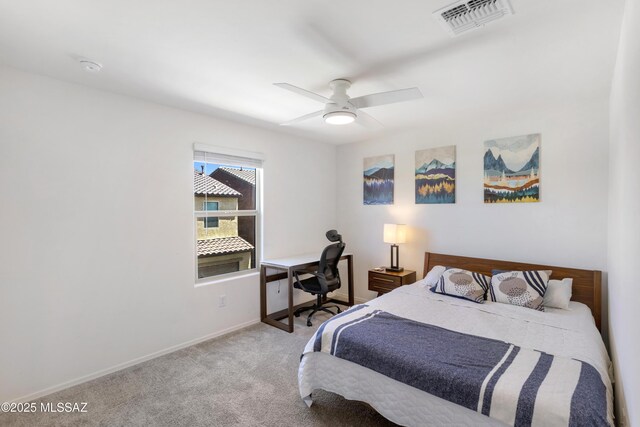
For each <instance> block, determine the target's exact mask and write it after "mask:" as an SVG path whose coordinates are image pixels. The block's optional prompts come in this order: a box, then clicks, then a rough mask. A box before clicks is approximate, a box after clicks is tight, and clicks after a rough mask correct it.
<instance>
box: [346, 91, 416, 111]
mask: <svg viewBox="0 0 640 427" xmlns="http://www.w3.org/2000/svg"><path fill="white" fill-rule="evenodd" d="M420 98H424V97H423V96H422V92H420V89H418V88H417V87H412V88H409V89H400V90H392V91H389V92H381V93H372V94H371V95H365V96H359V97H357V98H351V99H350V100H349V102H350V103H351V105H353V106H354V107H356V108H368V107H377V106H378V105H386V104H393V103H395V102H404V101H411V100H413V99H420Z"/></svg>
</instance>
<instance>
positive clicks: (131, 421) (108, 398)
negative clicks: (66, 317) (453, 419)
mask: <svg viewBox="0 0 640 427" xmlns="http://www.w3.org/2000/svg"><path fill="white" fill-rule="evenodd" d="M325 316H328V315H324V314H319V315H316V317H317V320H316V321H315V322H314V326H313V327H311V328H308V327H307V326H306V325H305V323H304V322H305V320H304V319H303V318H299V319H296V324H295V332H294V333H292V334H288V333H286V332H283V331H281V330H278V329H276V328H274V327H271V326H268V325H265V324H263V323H260V324H258V325H254V326H251V327H248V328H245V329H242V330H240V331H237V332H234V333H231V334H228V335H225V336H222V337H219V338H215V339H212V340H209V341H206V342H203V343H200V344H198V345H194V346H192V347H188V348H186V349H183V350H180V351H177V352H174V353H171V354H167V355H165V356H162V357H159V358H156V359H153V360H149V361H147V362H144V363H141V364H138V365H135V366H132V367H130V368H127V369H125V370H122V371H118V372H115V373H113V374H110V375H107V376H104V377H101V378H98V379H96V380H93V381H89V382H87V383H84V384H80V385H77V386H75V387H71V388H68V389H65V390H62V391H59V392H57V393H53V394H50V395H48V396H46V397H44V398H41V399H38V400H37V401H36V403H37V405H38V407H39V406H40V403H41V402H51V403H53V404H54V405H55V404H57V403H58V402H71V403H73V402H87V407H86V409H87V412H86V413H71V414H65V413H30V414H0V425H1V426H29V427H31V426H54V425H55V426H109V427H113V426H391V425H395V424H393V423H391V422H390V421H388V420H386V419H385V418H383V417H382V416H381V415H379V414H378V413H377V412H376V411H375V410H373V409H372V408H371V407H369V406H368V405H366V404H364V403H360V402H355V401H349V400H346V399H344V398H342V397H341V396H338V395H336V394H333V393H329V392H324V391H318V392H316V393H314V404H313V406H312V407H311V408H307V406H306V405H305V404H304V403H303V402H302V400H301V399H300V396H299V395H298V380H297V372H298V364H299V360H300V355H301V353H302V350H303V348H304V346H305V344H306V342H307V341H308V339H309V338H310V337H311V335H312V334H313V332H314V331H315V329H316V328H317V326H319V324H320V323H321V321H320V320H324V319H326V318H328V317H325ZM327 375H331V373H330V372H327Z"/></svg>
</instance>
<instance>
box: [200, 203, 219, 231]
mask: <svg viewBox="0 0 640 427" xmlns="http://www.w3.org/2000/svg"><path fill="white" fill-rule="evenodd" d="M207 203H215V204H216V209H207ZM219 207H220V202H217V201H213V202H202V209H203V210H205V211H207V212H220V209H217V208H219ZM216 217H218V216H217V215H216ZM216 224H218V225H216V226H215V227H209V226H208V225H207V220H206V218H205V221H204V228H205V230H206V229H209V228H220V218H219V217H218V222H217V223H216Z"/></svg>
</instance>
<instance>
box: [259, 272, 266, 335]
mask: <svg viewBox="0 0 640 427" xmlns="http://www.w3.org/2000/svg"><path fill="white" fill-rule="evenodd" d="M266 318H267V269H266V267H260V321H261V322H264V319H266Z"/></svg>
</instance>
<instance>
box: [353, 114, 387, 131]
mask: <svg viewBox="0 0 640 427" xmlns="http://www.w3.org/2000/svg"><path fill="white" fill-rule="evenodd" d="M356 121H357V122H358V123H359V124H361V125H362V126H364V127H366V128H369V129H379V128H383V127H384V125H383V124H382V123H380V122H379V121H378V120H377V119H376V118H375V117H373V116H372V115H371V114H368V113H365V112H364V111H361V110H358V119H357V120H356Z"/></svg>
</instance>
